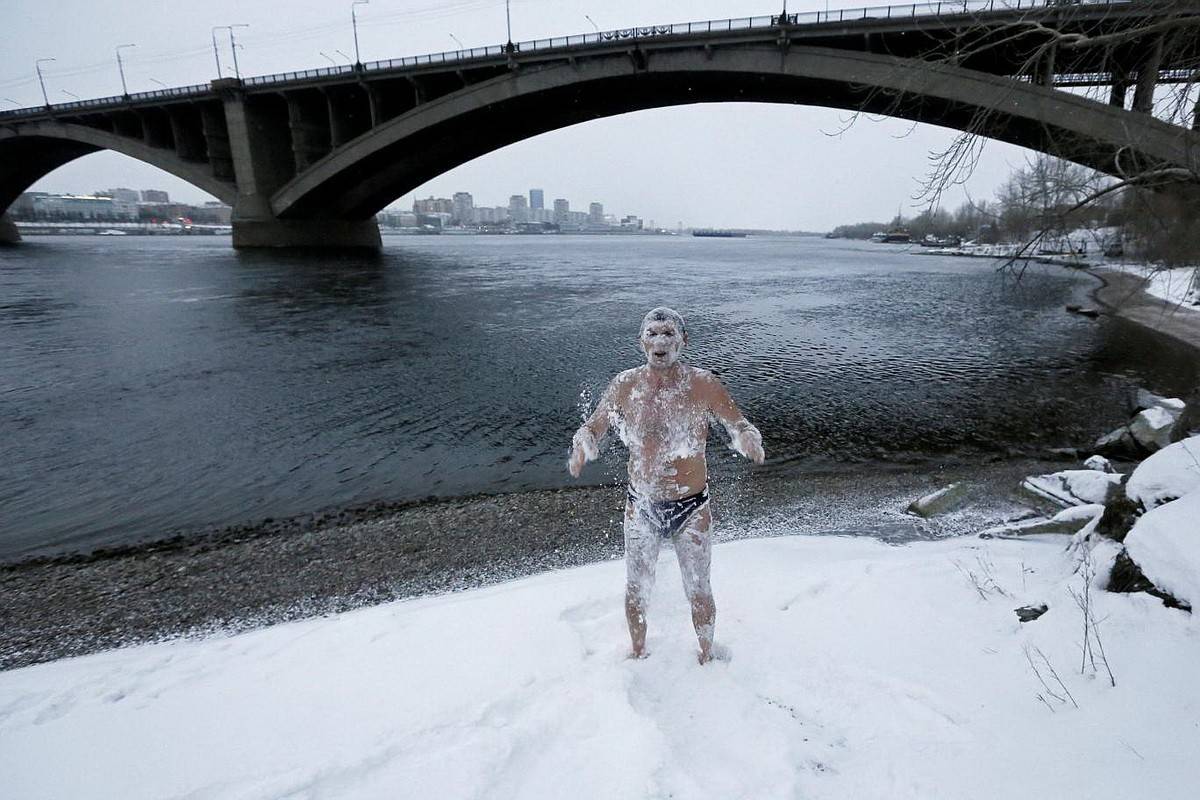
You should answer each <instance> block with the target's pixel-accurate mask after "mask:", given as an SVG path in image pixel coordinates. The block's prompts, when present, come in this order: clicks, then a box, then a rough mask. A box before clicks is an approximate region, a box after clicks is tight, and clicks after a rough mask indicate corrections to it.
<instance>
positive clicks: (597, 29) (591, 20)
mask: <svg viewBox="0 0 1200 800" xmlns="http://www.w3.org/2000/svg"><path fill="white" fill-rule="evenodd" d="M583 18H584V19H586V20H587V21H588V22H590V23H592V27H593V28H595V29H596V33H599V32H600V26H599V25H597V24H596V20H594V19H592V18H591V17H589V16H588V15H587V14H584V15H583Z"/></svg>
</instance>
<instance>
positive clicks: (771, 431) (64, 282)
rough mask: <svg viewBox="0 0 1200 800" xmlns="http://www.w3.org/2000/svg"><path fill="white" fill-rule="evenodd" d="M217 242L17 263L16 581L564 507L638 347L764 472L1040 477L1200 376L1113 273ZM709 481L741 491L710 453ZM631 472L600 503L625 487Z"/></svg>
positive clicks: (785, 256) (668, 249)
mask: <svg viewBox="0 0 1200 800" xmlns="http://www.w3.org/2000/svg"><path fill="white" fill-rule="evenodd" d="M384 241H385V248H384V252H383V253H382V255H380V256H377V257H375V256H366V255H364V256H347V255H338V256H322V255H313V254H284V253H276V252H240V253H239V252H234V251H233V250H232V249H230V247H229V241H228V239H225V238H218V237H196V238H190V237H161V238H159V237H124V238H119V237H104V238H94V237H38V238H32V239H29V240H27V241H26V242H25V243H23V244H22V245H21V246H19V247H15V248H7V249H0V344H2V348H0V470H2V471H3V475H4V478H3V481H0V560H4V559H14V558H21V557H24V556H29V555H35V554H48V553H56V552H69V551H86V550H90V549H93V548H96V547H100V546H106V545H113V544H122V543H129V542H134V541H138V540H144V539H152V538H156V537H160V536H163V535H166V534H168V533H174V532H184V533H188V532H196V531H201V530H205V529H210V528H212V527H214V526H223V525H231V524H240V523H247V522H253V521H258V520H262V519H263V518H266V517H275V518H278V517H285V516H291V515H296V514H302V513H306V512H310V511H315V510H318V509H328V508H338V507H352V506H357V505H362V504H366V503H370V502H374V501H390V502H395V501H404V500H411V499H416V498H421V497H426V496H433V495H436V496H455V495H462V494H470V493H480V492H512V491H521V490H527V489H536V488H551V487H556V486H561V485H565V484H567V483H569V482H570V478H569V477H567V475H566V473H565V470H564V469H563V465H564V459H565V454H566V446H567V443H568V441H569V438H570V434H571V431H572V430H573V429H574V427H575V426H576V425H577V424H578V422H579V420H580V418H581V415H582V414H583V413H584V412H585V410H586V408H587V407H588V405H589V403H591V402H593V400H594V398H595V397H597V396H598V394H599V392H600V391H601V390H602V389H603V387H604V385H605V383H606V381H607V379H608V378H609V377H610V376H611V375H612V374H614V373H615V372H617V371H619V370H621V369H623V368H626V367H629V366H634V365H636V364H637V363H638V362H639V354H638V352H637V350H636V341H635V339H636V335H637V328H638V323H639V321H640V319H641V316H642V314H643V313H644V312H645V311H646V310H647V309H648V308H650V307H652V306H655V305H660V304H665V305H671V306H673V307H675V308H676V309H678V310H680V311H681V312H682V313H683V314H684V316H685V317H686V319H687V322H688V327H689V333H690V338H691V344H690V346H689V348H688V351H687V354H686V356H687V357H688V359H689V360H690V362H691V363H693V364H696V365H701V366H705V367H708V368H710V369H713V370H714V371H716V372H717V373H718V374H719V375H720V376H721V378H722V379H723V380H724V381H725V382H726V384H727V385H728V386H729V388H730V390H731V392H732V393H733V395H734V397H735V398H736V399H737V400H738V401H739V402H740V404H741V406H742V408H743V410H744V411H745V412H746V414H747V416H749V417H750V419H751V420H752V421H754V422H756V423H757V424H758V425H759V427H760V428H761V429H762V431H763V436H764V439H765V443H766V447H767V451H768V457H769V464H768V471H773V472H775V473H780V472H801V473H802V472H805V471H817V470H820V471H824V472H828V471H830V470H833V471H842V472H844V473H845V475H846V476H847V480H848V481H852V480H853V476H854V474H855V473H856V471H860V470H863V469H868V468H871V466H872V465H882V464H894V463H904V464H910V465H911V464H916V465H928V468H929V469H930V471H931V472H932V471H935V470H936V469H937V467H938V466H939V465H941V464H945V463H946V462H948V461H955V462H960V463H961V462H963V461H969V460H970V459H975V458H995V457H1007V456H1011V455H1015V454H1021V453H1043V452H1045V450H1046V449H1048V448H1051V447H1056V446H1071V445H1085V444H1086V443H1087V442H1088V441H1090V440H1091V439H1092V438H1094V437H1095V435H1096V434H1097V433H1099V432H1103V431H1104V430H1107V429H1108V428H1109V427H1112V426H1115V425H1116V424H1118V423H1119V422H1122V421H1124V420H1125V419H1126V417H1127V414H1128V410H1129V408H1128V398H1129V393H1130V390H1131V388H1132V387H1134V386H1138V385H1141V386H1147V387H1149V388H1152V389H1155V390H1157V391H1159V392H1161V393H1167V394H1179V393H1181V392H1185V391H1187V390H1188V389H1189V387H1190V386H1192V385H1194V383H1195V382H1196V378H1197V375H1198V374H1200V368H1198V366H1197V363H1196V360H1195V358H1194V355H1193V354H1192V353H1191V352H1189V351H1184V350H1182V349H1181V348H1179V347H1176V346H1172V345H1170V344H1169V340H1166V339H1164V338H1163V337H1160V336H1158V335H1156V334H1153V333H1150V332H1148V331H1145V330H1143V329H1141V328H1138V327H1137V326H1134V325H1132V324H1130V323H1127V322H1124V321H1122V320H1120V319H1117V318H1111V317H1104V318H1101V319H1100V320H1090V319H1086V318H1083V317H1079V316H1075V315H1071V314H1068V313H1066V312H1065V311H1064V310H1063V306H1064V305H1066V304H1067V303H1071V302H1086V298H1087V294H1088V292H1089V291H1090V290H1091V289H1092V288H1093V286H1094V285H1095V281H1094V279H1092V278H1091V277H1090V276H1088V275H1086V274H1084V273H1080V272H1075V271H1071V270H1067V269H1063V268H1059V267H1048V266H1045V267H1044V266H1033V267H1030V268H1029V269H1028V270H1027V271H1026V272H1025V274H1024V275H1023V276H1022V277H1021V279H1020V280H1016V279H1015V278H1014V277H1013V276H1012V275H1011V274H1004V273H1001V272H998V271H997V269H996V264H995V263H994V262H991V261H985V260H974V259H952V258H935V257H927V256H920V255H914V254H911V253H909V252H908V251H907V250H906V249H904V248H902V247H895V246H889V245H877V244H871V243H864V242H845V241H834V240H824V239H820V238H806V237H758V238H747V239H696V238H692V237H666V236H661V237H652V236H641V237H633V236H607V237H606V236H455V237H451V236H442V237H437V236H428V237H387V238H385V240H384ZM711 452H712V453H713V454H714V455H715V457H714V458H712V461H713V462H714V470H715V471H716V472H717V473H718V474H721V472H722V471H723V470H724V471H726V472H728V471H729V470H733V469H737V468H738V467H735V466H733V465H732V464H731V462H732V458H731V457H730V456H729V455H728V454H727V451H725V450H724V448H718V447H713V448H711ZM621 466H622V458H621V454H620V452H619V448H616V447H612V448H610V449H609V452H608V453H607V454H606V456H605V457H604V459H603V460H602V463H601V465H600V466H599V467H592V468H590V472H588V473H586V474H585V479H586V480H588V481H590V482H597V483H598V482H608V481H615V480H619V478H620V473H621Z"/></svg>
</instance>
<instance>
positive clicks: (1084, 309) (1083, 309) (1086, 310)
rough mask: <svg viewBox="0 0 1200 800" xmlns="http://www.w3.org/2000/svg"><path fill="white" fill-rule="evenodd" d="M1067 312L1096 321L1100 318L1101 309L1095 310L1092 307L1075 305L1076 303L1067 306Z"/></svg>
mask: <svg viewBox="0 0 1200 800" xmlns="http://www.w3.org/2000/svg"><path fill="white" fill-rule="evenodd" d="M1067 311H1070V312H1071V313H1072V314H1079V315H1081V316H1084V317H1091V318H1092V319H1095V318H1096V317H1098V316H1100V309H1098V308H1093V307H1092V306H1080V305H1075V304H1074V303H1072V304H1070V305H1068V306H1067Z"/></svg>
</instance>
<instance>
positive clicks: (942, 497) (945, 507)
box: [908, 483, 967, 517]
mask: <svg viewBox="0 0 1200 800" xmlns="http://www.w3.org/2000/svg"><path fill="white" fill-rule="evenodd" d="M966 496H967V487H966V486H965V485H964V484H962V483H952V484H950V485H949V486H947V487H945V488H943V489H938V490H937V491H936V492H933V493H932V494H927V495H925V496H924V497H921V498H918V499H916V500H913V501H912V502H911V503H909V505H908V511H909V513H910V514H916V515H917V516H920V517H932V516H935V515H937V514H944V513H946V512H947V511H950V510H951V509H953V508H954V507H955V506H957V505H959V504H960V503H961V502H962V501H963V500H964V499H966Z"/></svg>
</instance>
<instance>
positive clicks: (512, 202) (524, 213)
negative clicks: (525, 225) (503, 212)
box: [508, 194, 529, 222]
mask: <svg viewBox="0 0 1200 800" xmlns="http://www.w3.org/2000/svg"><path fill="white" fill-rule="evenodd" d="M508 215H509V216H510V217H511V218H512V221H513V222H528V221H529V206H528V205H527V204H526V202H525V195H523V194H514V195H513V196H512V197H510V198H508Z"/></svg>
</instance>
